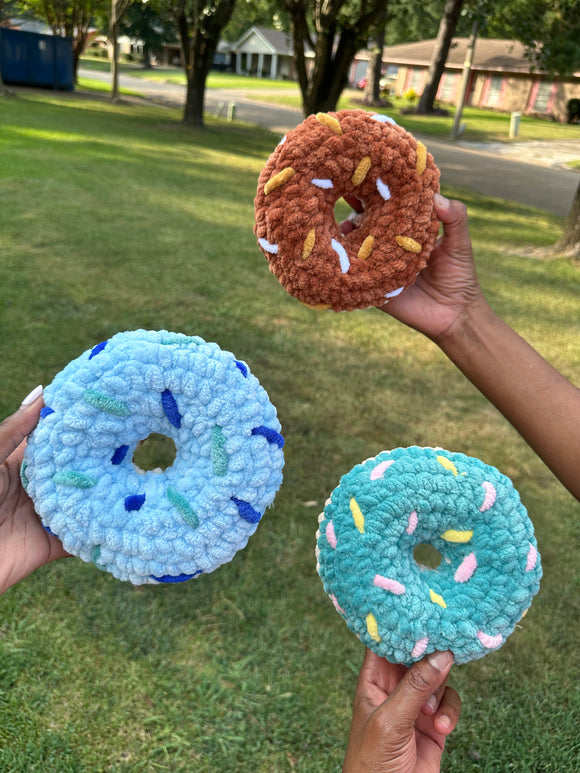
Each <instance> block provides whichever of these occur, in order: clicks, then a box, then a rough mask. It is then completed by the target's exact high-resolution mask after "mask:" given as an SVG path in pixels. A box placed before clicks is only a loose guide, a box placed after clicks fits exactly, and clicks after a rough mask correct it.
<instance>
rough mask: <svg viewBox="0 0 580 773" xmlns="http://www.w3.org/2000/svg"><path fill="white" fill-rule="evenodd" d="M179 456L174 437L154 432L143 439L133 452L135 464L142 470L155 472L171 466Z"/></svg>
mask: <svg viewBox="0 0 580 773" xmlns="http://www.w3.org/2000/svg"><path fill="white" fill-rule="evenodd" d="M176 456H177V448H176V446H175V443H174V442H173V440H172V438H170V437H168V436H167V435H160V434H159V433H157V432H152V433H151V435H149V437H147V438H145V440H142V441H141V442H140V443H139V445H138V446H137V448H136V449H135V453H134V454H133V464H134V465H135V467H136V468H137V469H138V470H139V471H140V472H155V471H160V472H162V471H163V470H166V469H167V468H168V467H171V465H172V464H173V462H174V461H175V457H176Z"/></svg>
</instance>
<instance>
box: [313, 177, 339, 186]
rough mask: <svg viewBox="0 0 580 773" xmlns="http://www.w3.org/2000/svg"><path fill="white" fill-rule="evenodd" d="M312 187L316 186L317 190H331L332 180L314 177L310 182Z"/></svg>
mask: <svg viewBox="0 0 580 773" xmlns="http://www.w3.org/2000/svg"><path fill="white" fill-rule="evenodd" d="M310 182H311V183H312V185H316V186H317V187H318V188H333V187H334V186H333V184H332V180H325V179H321V178H320V177H315V178H314V179H313V180H310Z"/></svg>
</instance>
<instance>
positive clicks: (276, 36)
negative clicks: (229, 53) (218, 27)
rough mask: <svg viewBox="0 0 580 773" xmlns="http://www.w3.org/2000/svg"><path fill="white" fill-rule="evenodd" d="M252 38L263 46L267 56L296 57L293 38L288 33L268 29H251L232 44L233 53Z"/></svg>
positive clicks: (254, 27)
mask: <svg viewBox="0 0 580 773" xmlns="http://www.w3.org/2000/svg"><path fill="white" fill-rule="evenodd" d="M252 37H254V38H256V39H257V42H258V43H259V44H261V47H263V49H264V51H263V52H264V53H265V54H278V55H279V56H294V46H293V43H292V37H291V36H290V35H288V33H286V32H279V31H278V30H271V29H267V28H266V27H256V26H253V27H250V29H249V30H247V31H246V32H244V34H243V35H242V36H241V37H240V38H239V40H236V42H235V43H232V44H231V48H232V50H233V51H238V50H239V49H240V48H243V47H244V44H246V43H247V42H248V40H250V39H251V38H252Z"/></svg>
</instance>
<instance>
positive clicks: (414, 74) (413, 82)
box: [409, 67, 424, 94]
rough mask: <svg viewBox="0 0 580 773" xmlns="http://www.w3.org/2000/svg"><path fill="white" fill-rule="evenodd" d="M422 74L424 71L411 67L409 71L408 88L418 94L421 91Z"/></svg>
mask: <svg viewBox="0 0 580 773" xmlns="http://www.w3.org/2000/svg"><path fill="white" fill-rule="evenodd" d="M423 73H424V70H423V69H421V68H417V67H413V69H412V70H411V78H410V80H409V88H410V89H414V90H415V91H416V92H417V93H418V94H420V93H421V91H422V90H423Z"/></svg>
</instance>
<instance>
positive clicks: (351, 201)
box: [343, 194, 364, 212]
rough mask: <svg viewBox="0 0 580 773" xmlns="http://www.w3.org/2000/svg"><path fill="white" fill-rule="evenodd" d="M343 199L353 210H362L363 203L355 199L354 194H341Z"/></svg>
mask: <svg viewBox="0 0 580 773" xmlns="http://www.w3.org/2000/svg"><path fill="white" fill-rule="evenodd" d="M343 199H344V200H345V201H346V203H347V204H348V205H349V207H352V208H353V209H354V211H355V212H364V206H363V203H362V201H361V200H360V199H357V197H356V196H350V195H349V194H346V195H345V196H343Z"/></svg>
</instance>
